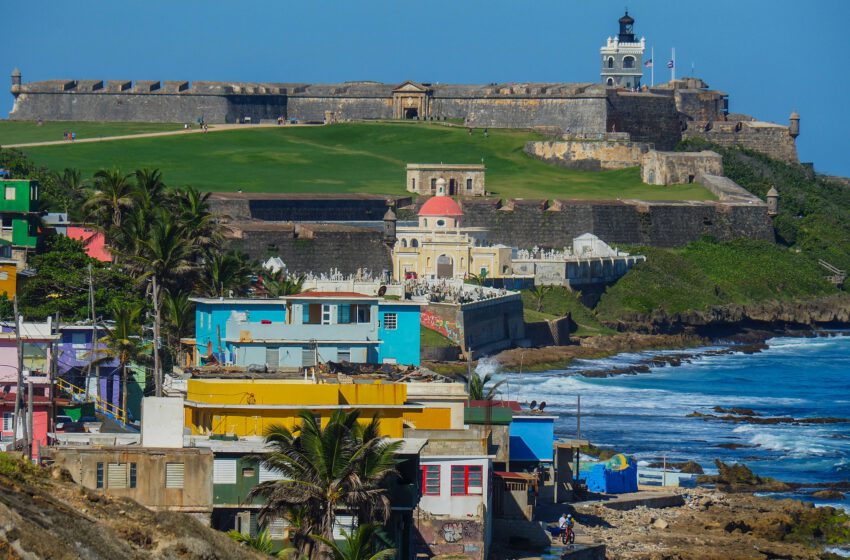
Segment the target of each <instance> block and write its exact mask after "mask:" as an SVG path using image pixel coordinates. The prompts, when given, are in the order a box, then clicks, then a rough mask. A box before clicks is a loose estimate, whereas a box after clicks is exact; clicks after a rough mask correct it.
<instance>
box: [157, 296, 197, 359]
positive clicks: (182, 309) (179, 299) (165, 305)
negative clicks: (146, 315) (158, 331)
mask: <svg viewBox="0 0 850 560" xmlns="http://www.w3.org/2000/svg"><path fill="white" fill-rule="evenodd" d="M162 310H163V312H164V313H163V315H164V317H165V338H166V346H167V347H168V349H169V350H171V352H172V355H173V356H175V357H177V358H178V361H179V357H180V351H179V348H180V344H179V343H180V339H181V338H182V337H183V336H184V335H187V334H189V330H190V329H191V328H192V322H193V321H194V318H195V313H194V308H193V306H192V302H190V301H189V293H188V292H185V291H180V290H165V292H163V295H162Z"/></svg>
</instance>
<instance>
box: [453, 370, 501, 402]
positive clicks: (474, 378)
mask: <svg viewBox="0 0 850 560" xmlns="http://www.w3.org/2000/svg"><path fill="white" fill-rule="evenodd" d="M457 378H458V380H459V381H463V382H464V383H465V384H466V387H467V391H469V400H471V401H490V400H493V399H494V398H495V397H496V391H497V390H498V389H499V387H501V386H502V384H503V383H504V382H505V381H507V379H502V380H501V381H499V382H498V383H494V384H493V385H490V386H489V387H488V386H487V384H488V383H490V381H492V380H493V374H491V373H487V374H485V375H484V377H482V376H481V375H480V374H479V373H478V372H476V371H471V372H469V373H468V374H465V373H459V374H457Z"/></svg>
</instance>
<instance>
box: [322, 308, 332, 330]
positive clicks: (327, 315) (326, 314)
mask: <svg viewBox="0 0 850 560" xmlns="http://www.w3.org/2000/svg"><path fill="white" fill-rule="evenodd" d="M322 324H323V325H330V324H331V306H330V305H327V304H323V305H322Z"/></svg>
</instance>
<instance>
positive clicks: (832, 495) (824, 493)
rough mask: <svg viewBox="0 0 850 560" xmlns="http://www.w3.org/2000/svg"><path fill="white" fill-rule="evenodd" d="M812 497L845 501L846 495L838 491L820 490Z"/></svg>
mask: <svg viewBox="0 0 850 560" xmlns="http://www.w3.org/2000/svg"><path fill="white" fill-rule="evenodd" d="M812 497H813V498H820V499H822V500H843V499H844V494H842V493H841V492H839V491H838V490H818V491H817V492H813V493H812Z"/></svg>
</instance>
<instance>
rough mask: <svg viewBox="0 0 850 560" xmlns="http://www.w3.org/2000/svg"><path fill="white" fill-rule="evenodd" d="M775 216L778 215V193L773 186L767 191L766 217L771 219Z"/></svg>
mask: <svg viewBox="0 0 850 560" xmlns="http://www.w3.org/2000/svg"><path fill="white" fill-rule="evenodd" d="M777 214H779V191H777V190H776V187H775V186H774V187H770V190H769V191H767V215H768V216H770V217H771V218H773V217H774V216H776V215H777Z"/></svg>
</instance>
